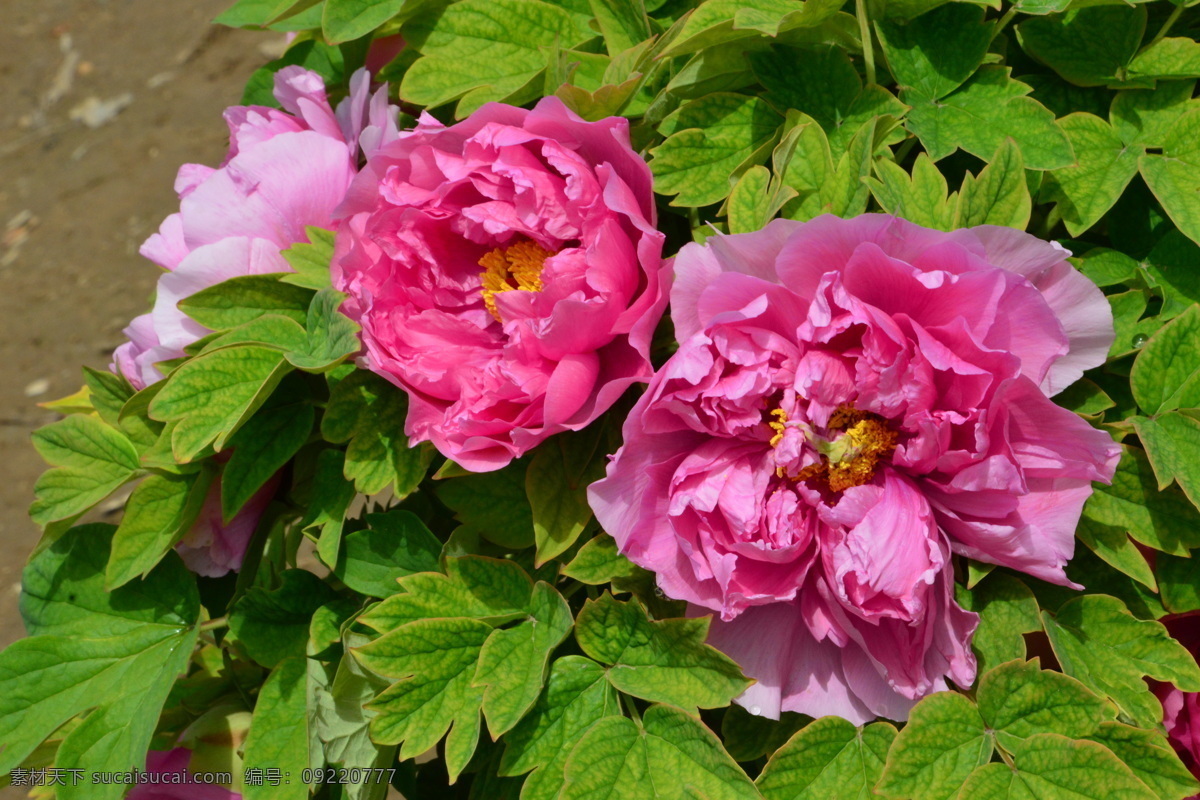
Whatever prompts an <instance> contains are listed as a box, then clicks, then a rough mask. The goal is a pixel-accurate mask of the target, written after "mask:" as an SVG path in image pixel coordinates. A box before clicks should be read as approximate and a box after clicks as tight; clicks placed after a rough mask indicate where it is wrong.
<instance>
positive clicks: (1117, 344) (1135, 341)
mask: <svg viewBox="0 0 1200 800" xmlns="http://www.w3.org/2000/svg"><path fill="white" fill-rule="evenodd" d="M1149 299H1150V293H1149V291H1147V290H1145V289H1143V290H1137V291H1131V292H1121V293H1119V294H1110V295H1108V304H1109V305H1110V306H1111V307H1112V314H1113V327H1114V329H1115V332H1116V336H1115V338H1114V339H1113V343H1112V347H1110V348H1109V350H1108V357H1109V359H1110V360H1111V359H1114V358H1119V357H1120V356H1124V355H1128V354H1130V353H1133V352H1136V351H1137V350H1139V349H1141V348H1142V347H1143V346H1144V344H1145V338H1146V337H1149V336H1150V335H1152V334H1153V333H1154V332H1155V331H1157V330H1158V329H1159V328H1161V327H1162V326H1163V320H1161V319H1159V318H1158V317H1147V318H1143V315H1144V314H1145V313H1146V305H1147V302H1148V301H1149ZM1130 410H1131V411H1132V410H1133V398H1132V396H1130Z"/></svg>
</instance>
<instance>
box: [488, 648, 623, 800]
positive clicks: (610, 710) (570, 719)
mask: <svg viewBox="0 0 1200 800" xmlns="http://www.w3.org/2000/svg"><path fill="white" fill-rule="evenodd" d="M619 708H620V707H619V704H618V702H617V693H616V691H615V690H614V689H613V688H612V686H611V685H610V684H609V683H608V681H607V680H606V679H605V670H604V668H603V667H602V666H600V665H599V664H597V663H596V662H595V661H592V660H590V659H587V658H584V657H582V656H564V657H563V658H560V659H558V660H557V661H555V662H554V664H553V665H552V666H551V667H550V677H549V680H548V681H547V683H546V690H545V691H544V692H542V694H541V696H540V697H539V698H538V700H537V702H536V703H535V704H534V706H533V708H532V709H530V711H529V713H528V714H527V715H526V716H525V718H524V719H522V720H521V721H520V722H519V723H517V725H516V727H514V728H513V729H512V730H511V731H509V733H508V734H507V735H506V736H505V737H504V742H505V748H504V756H503V757H502V759H501V761H500V774H501V775H521V774H523V773H525V772H529V771H530V770H534V772H533V774H531V775H530V776H529V777H528V778H526V779H525V785H524V788H523V789H522V791H521V797H522V798H523V800H556V798H557V797H558V793H559V791H560V790H561V789H562V785H563V768H564V766H565V764H566V761H567V756H568V755H569V754H570V752H571V749H572V748H573V747H574V746H575V744H576V743H577V742H578V741H579V740H580V739H581V738H582V737H583V735H584V733H586V732H587V730H588V729H589V728H591V727H592V725H594V724H595V723H596V722H598V721H600V720H601V719H604V718H605V717H608V716H610V715H614V714H617V713H619Z"/></svg>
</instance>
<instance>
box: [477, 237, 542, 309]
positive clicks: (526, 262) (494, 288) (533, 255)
mask: <svg viewBox="0 0 1200 800" xmlns="http://www.w3.org/2000/svg"><path fill="white" fill-rule="evenodd" d="M552 255H554V254H553V253H551V252H550V251H549V250H544V249H542V248H541V247H540V246H538V245H537V244H536V243H535V242H531V241H528V240H523V241H519V242H516V243H514V244H511V245H509V246H508V247H497V248H496V249H495V250H492V251H491V252H489V253H487V254H486V255H484V257H483V258H481V259H479V266H481V267H483V272H482V273H480V276H479V279H480V292H481V293H482V294H483V304H484V305H485V306H487V310H488V313H490V314H491V315H492V316H493V317H495V318H496V321H497V322H503V321H504V320H502V319H501V318H500V309H498V308H497V307H496V295H497V294H498V293H499V292H508V291H512V290H513V289H520V290H522V291H526V292H540V291H541V290H542V265H543V264H545V262H546V259H547V258H549V257H550V256H552Z"/></svg>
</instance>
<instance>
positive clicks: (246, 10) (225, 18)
mask: <svg viewBox="0 0 1200 800" xmlns="http://www.w3.org/2000/svg"><path fill="white" fill-rule="evenodd" d="M296 2H297V0H237V2H235V3H234V4H233V5H232V6H230V7H229V8H227V9H225V10H224V11H222V12H221V13H220V14H218V15H217V16H216V18H215V19H214V20H213V22H215V23H216V24H218V25H228V26H229V27H231V28H244V27H248V26H255V27H263V26H265V25H266V24H267V23H268V22H271V21H272V20H274V19H275V18H276V17H278V16H280V15H281V14H283V13H284V12H286V11H287V10H288V9H289V8H291V7H292V6H294V5H296Z"/></svg>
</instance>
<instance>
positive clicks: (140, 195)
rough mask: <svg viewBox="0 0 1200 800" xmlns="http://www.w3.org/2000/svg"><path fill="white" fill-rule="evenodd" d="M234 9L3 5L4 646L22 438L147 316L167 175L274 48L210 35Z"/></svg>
mask: <svg viewBox="0 0 1200 800" xmlns="http://www.w3.org/2000/svg"><path fill="white" fill-rule="evenodd" d="M230 2H231V0H0V9H2V10H3V11H4V14H3V17H4V25H3V26H0V363H2V364H3V369H4V378H3V380H0V543H2V544H3V547H4V549H3V553H4V555H3V557H0V647H4V646H7V645H8V644H9V643H10V642H12V641H14V640H16V639H17V638H19V637H21V636H23V635H24V628H23V626H22V624H21V620H20V617H19V616H18V614H17V596H18V592H19V589H20V578H21V568H22V566H23V565H24V562H25V558H26V556H27V555H28V554H29V552H30V550H31V549H32V548H33V546H34V544H35V542H36V541H37V537H38V530H37V528H36V527H35V526H34V525H33V523H31V522H30V521H29V519H28V517H27V510H28V508H29V504H30V503H31V502H32V499H33V484H34V481H35V480H36V479H37V476H38V474H39V473H40V472H41V470H42V464H41V461H40V459H39V457H38V455H37V453H35V452H34V450H33V448H32V446H31V445H30V443H29V434H30V432H31V431H32V430H33V429H34V428H36V427H38V426H40V425H42V424H45V423H46V422H50V421H53V420H54V419H55V418H56V417H55V415H54V414H51V413H49V412H46V411H44V410H42V409H39V408H38V407H37V405H36V403H38V402H41V401H45V400H49V399H53V398H57V397H60V396H63V395H66V394H70V393H71V392H73V391H75V390H76V389H77V388H78V387H79V385H80V383H81V375H80V371H79V370H80V366H81V365H87V366H91V367H95V368H104V367H106V366H107V364H108V362H109V354H110V353H111V352H112V350H113V348H114V347H115V346H116V345H118V344H119V343H120V342H121V340H122V337H121V329H122V328H123V327H124V326H125V325H126V324H127V323H128V321H129V320H130V319H131V318H132V317H133V316H135V315H137V314H138V313H141V312H142V311H145V310H146V309H147V308H148V307H149V306H148V303H149V299H150V296H151V292H152V291H153V287H154V281H155V279H156V278H157V276H158V269H157V268H156V267H155V266H154V265H153V264H151V263H150V262H149V261H146V260H145V259H142V258H141V257H140V256H138V254H137V249H138V246H139V245H140V243H141V242H142V240H144V239H145V238H146V236H148V235H149V234H150V233H151V232H153V231H154V230H155V229H156V228H157V227H158V224H159V222H160V221H161V220H162V218H163V217H164V216H166V215H167V214H168V213H170V212H171V211H172V210H174V209H175V207H176V205H177V201H176V197H175V194H174V191H173V189H172V184H173V182H174V177H175V171H176V170H177V169H178V167H179V165H180V164H181V163H183V162H185V161H194V162H201V163H208V164H214V165H215V164H217V163H219V162H220V161H221V159H222V158H223V155H224V152H225V144H226V133H225V130H226V129H225V126H224V123H223V122H222V120H221V111H222V109H224V108H225V107H226V106H228V105H231V104H233V103H236V102H237V101H238V100H239V99H240V97H241V91H242V84H243V83H244V81H245V80H246V78H247V77H248V76H249V75H250V73H251V71H252V70H253V69H254V68H255V67H256V66H258V65H259V64H261V63H263V62H264V61H267V60H269V58H270V57H272V53H271V50H272V48H276V49H278V48H280V47H281V45H282V38H281V37H280V36H278V35H276V34H267V33H261V34H254V33H246V32H242V31H232V30H228V29H224V28H218V27H216V26H212V25H209V24H208V22H209V20H211V19H212V18H213V17H214V16H215V15H216V14H217V13H218V12H219V11H221V10H222V9H223V8H224V7H225V6H226V5H229V4H230ZM24 796H25V795H24V792H23V791H21V790H18V789H15V788H10V789H0V798H3V799H4V800H8V798H18V797H24Z"/></svg>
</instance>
